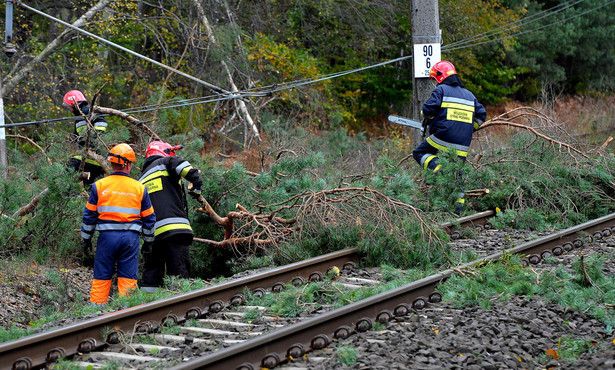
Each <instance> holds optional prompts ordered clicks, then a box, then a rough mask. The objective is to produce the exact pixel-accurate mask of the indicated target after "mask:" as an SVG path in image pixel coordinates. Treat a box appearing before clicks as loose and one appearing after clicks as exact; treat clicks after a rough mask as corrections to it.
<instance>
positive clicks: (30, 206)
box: [12, 188, 49, 218]
mask: <svg viewBox="0 0 615 370" xmlns="http://www.w3.org/2000/svg"><path fill="white" fill-rule="evenodd" d="M47 192H49V188H45V190H43V191H41V192H40V193H38V194H37V195H36V196H35V197H34V198H32V200H31V201H30V203H28V204H26V205H25V206H23V207H21V208H19V209H18V210H17V211H16V212H15V213H13V216H12V217H13V218H16V217H21V216H23V215H26V214H28V213H31V212H32V211H34V209H35V208H36V206H37V205H38V202H40V200H41V198H42V197H43V195H45V194H47Z"/></svg>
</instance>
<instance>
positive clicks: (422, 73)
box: [412, 44, 442, 78]
mask: <svg viewBox="0 0 615 370" xmlns="http://www.w3.org/2000/svg"><path fill="white" fill-rule="evenodd" d="M412 57H413V58H414V78H421V77H429V70H430V69H431V66H433V65H434V64H436V63H438V62H439V61H440V60H441V58H442V56H441V54H440V44H414V54H413V56H412Z"/></svg>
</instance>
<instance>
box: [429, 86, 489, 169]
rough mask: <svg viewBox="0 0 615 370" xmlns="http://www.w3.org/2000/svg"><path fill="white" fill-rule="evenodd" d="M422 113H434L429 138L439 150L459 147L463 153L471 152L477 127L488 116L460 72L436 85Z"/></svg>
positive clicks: (462, 155) (458, 151)
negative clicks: (471, 144)
mask: <svg viewBox="0 0 615 370" xmlns="http://www.w3.org/2000/svg"><path fill="white" fill-rule="evenodd" d="M422 113H423V115H424V116H425V117H433V118H432V119H431V123H430V125H429V133H430V136H429V137H428V138H427V139H426V140H427V142H428V143H429V144H430V145H432V146H433V147H435V148H437V149H439V150H443V149H449V148H451V149H455V150H456V152H457V155H459V156H461V157H466V156H467V155H468V149H469V147H470V143H471V142H472V135H473V133H474V131H475V130H477V129H478V128H479V126H480V125H481V124H482V123H483V122H484V121H485V119H486V118H487V111H486V110H485V107H483V105H482V104H480V103H479V102H478V100H476V98H475V97H474V95H473V94H472V93H471V92H470V91H468V90H466V89H465V88H464V87H463V84H462V83H461V81H460V80H459V78H458V77H457V75H453V76H451V77H449V78H447V79H445V80H444V81H442V83H440V84H438V86H436V88H435V89H434V90H433V91H432V93H431V97H430V98H429V99H428V100H427V101H426V102H425V104H423V107H422Z"/></svg>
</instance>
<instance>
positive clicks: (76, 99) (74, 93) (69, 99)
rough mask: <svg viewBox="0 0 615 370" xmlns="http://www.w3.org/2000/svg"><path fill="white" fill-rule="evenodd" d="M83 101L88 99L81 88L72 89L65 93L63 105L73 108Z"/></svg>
mask: <svg viewBox="0 0 615 370" xmlns="http://www.w3.org/2000/svg"><path fill="white" fill-rule="evenodd" d="M82 101H88V100H87V99H86V98H85V96H83V93H82V92H81V91H79V90H71V91H69V92H67V93H66V94H64V99H62V105H63V106H64V107H66V108H72V107H74V106H75V105H77V104H79V103H80V102H82Z"/></svg>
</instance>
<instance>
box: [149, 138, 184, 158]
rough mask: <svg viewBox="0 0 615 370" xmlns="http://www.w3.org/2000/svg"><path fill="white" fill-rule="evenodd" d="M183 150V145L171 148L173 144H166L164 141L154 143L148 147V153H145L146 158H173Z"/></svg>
mask: <svg viewBox="0 0 615 370" xmlns="http://www.w3.org/2000/svg"><path fill="white" fill-rule="evenodd" d="M181 148H182V146H181V145H176V146H171V144H169V143H165V142H164V141H152V142H151V143H149V145H148V146H147V151H145V158H149V157H151V156H153V155H161V156H163V157H173V156H174V155H175V151H176V150H178V149H181Z"/></svg>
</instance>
